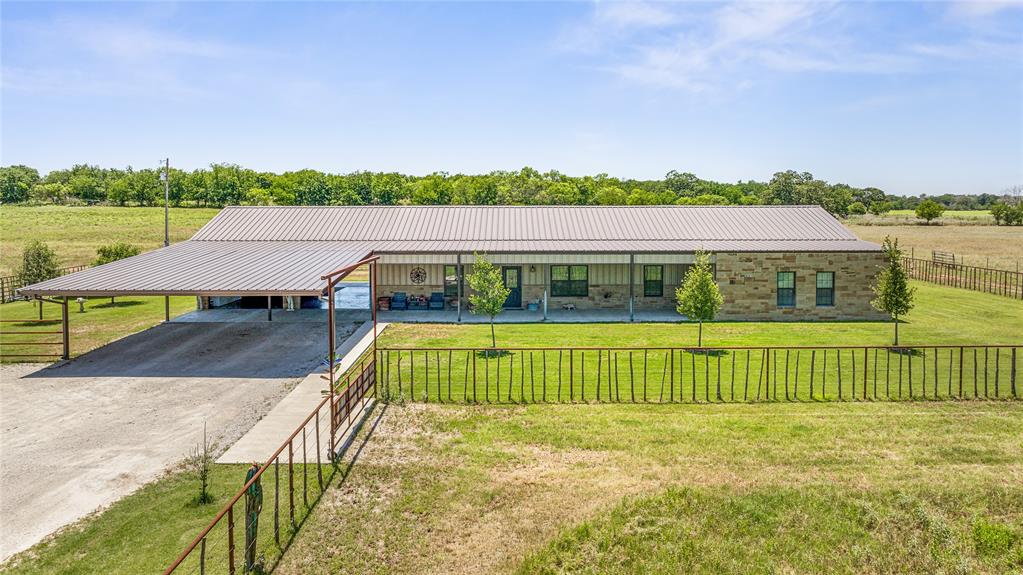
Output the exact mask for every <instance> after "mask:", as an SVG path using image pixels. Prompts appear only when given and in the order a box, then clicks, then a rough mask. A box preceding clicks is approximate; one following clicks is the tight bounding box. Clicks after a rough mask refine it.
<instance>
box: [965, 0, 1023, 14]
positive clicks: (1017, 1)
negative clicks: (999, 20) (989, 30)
mask: <svg viewBox="0 0 1023 575" xmlns="http://www.w3.org/2000/svg"><path fill="white" fill-rule="evenodd" d="M1020 8H1023V0H959V1H957V2H952V3H951V4H950V5H949V14H950V15H951V16H952V17H954V18H987V17H988V16H994V15H996V14H999V13H1001V12H1004V11H1006V10H1012V9H1020Z"/></svg>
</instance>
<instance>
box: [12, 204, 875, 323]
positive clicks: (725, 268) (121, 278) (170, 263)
mask: <svg viewBox="0 0 1023 575" xmlns="http://www.w3.org/2000/svg"><path fill="white" fill-rule="evenodd" d="M700 249H702V250H705V251H708V252H710V254H711V256H712V261H713V262H714V265H715V274H716V279H717V281H718V285H719V287H720V288H721V292H722V295H723V296H724V299H725V304H724V307H723V308H722V313H721V317H722V318H724V319H750V320H765V319H781V320H787V319H792V320H795V319H878V318H879V314H878V313H877V312H876V311H874V310H873V309H872V308H871V307H870V305H869V301H870V298H871V296H872V293H871V290H870V284H871V282H872V280H873V277H874V275H875V273H876V272H877V269H878V267H879V266H880V265H881V264H882V263H883V256H882V254H881V251H880V247H879V246H878V245H877V244H873V243H869V242H865V241H862V240H859V239H857V238H856V236H855V235H853V234H852V232H850V231H849V230H848V229H847V228H845V227H844V226H843V225H842V224H841V223H840V222H839V221H838V220H836V219H835V218H834V217H833V216H831V215H830V214H829V213H827V212H826V211H825V210H823V209H822V208H820V207H817V206H628V207H625V206H613V207H612V206H599V207H598V206H325V207H228V208H225V209H224V210H222V211H221V212H220V213H219V214H218V215H217V216H216V217H214V218H213V219H212V220H211V221H210V222H209V223H207V224H206V226H204V227H203V228H202V229H201V230H199V231H198V232H197V233H196V234H195V235H194V236H193V237H192V238H191V239H190V240H187V241H184V242H181V243H178V244H175V245H172V246H169V247H165V248H162V249H158V250H155V251H152V252H148V253H145V254H141V255H138V256H134V257H131V258H127V259H124V260H120V261H116V262H112V263H109V264H105V265H102V266H97V267H94V268H90V269H87V270H84V271H80V272H77V273H73V274H70V275H67V276H63V277H59V278H55V279H52V280H48V281H45V282H42V283H38V284H34V285H31V286H27V287H25V288H22V289H21V290H20V292H21V293H22V294H23V295H27V296H32V297H53V296H63V297H76V296H112V295H196V296H199V297H200V301H201V302H203V305H208V304H209V303H210V302H211V301H220V300H219V299H218V300H211V299H210V298H211V297H215V298H224V297H231V298H245V297H250V298H251V297H255V296H258V297H262V298H263V299H264V300H265V299H266V297H267V296H281V297H282V298H285V300H286V298H303V297H307V298H317V297H320V296H322V295H323V294H324V293H325V290H326V289H327V284H328V283H329V281H336V279H339V278H340V277H341V276H343V275H346V274H347V273H349V272H351V271H352V270H353V269H355V268H356V267H358V266H359V265H365V264H371V265H372V267H373V273H372V277H371V279H372V280H373V284H374V285H373V289H374V293H375V296H378V297H379V302H378V303H379V304H380V305H381V306H382V307H384V308H387V307H390V308H391V312H390V313H389V315H390V318H391V319H395V320H398V321H400V320H401V319H403V318H407V319H412V318H420V319H422V318H437V319H438V320H441V319H442V318H452V319H457V320H461V319H463V313H462V312H463V310H465V309H466V308H467V305H468V300H467V297H466V293H465V292H466V289H465V287H466V286H465V285H464V277H465V275H466V274H467V273H470V271H471V266H472V263H473V260H474V255H473V254H474V253H480V254H484V253H485V254H486V255H487V257H488V259H490V260H491V261H492V262H494V263H495V264H496V265H499V266H500V267H501V271H502V277H503V278H504V281H505V284H506V285H507V287H508V288H509V289H511V290H512V294H511V296H509V298H508V301H507V302H506V307H508V308H510V309H521V310H523V315H522V318H523V320H525V321H528V320H530V319H543V318H545V317H547V311H548V310H559V311H569V312H570V311H572V310H584V309H599V310H614V311H616V312H618V313H619V317H620V318H623V319H634V318H636V316H637V314H640V315H641V314H642V312H643V311H645V310H669V311H670V310H673V309H674V305H675V304H674V292H675V288H676V287H677V286H678V285H679V283H680V282H681V280H682V278H683V277H684V274H685V272H686V270H687V269H688V266H689V265H690V264H691V263H692V262H693V257H694V256H693V254H694V252H695V251H697V250H700ZM331 272H336V273H334V274H333V275H328V274H331ZM388 298H391V299H390V301H388ZM431 299H432V300H433V305H430V300H431ZM282 301H284V300H282ZM396 308H401V309H400V311H399V309H396ZM409 308H411V310H410V309H409ZM416 309H422V310H424V311H423V314H418V312H416V311H415V310H416ZM437 309H442V310H445V311H447V312H448V313H447V314H437V315H429V314H430V313H435V312H431V310H437ZM541 314H542V315H541Z"/></svg>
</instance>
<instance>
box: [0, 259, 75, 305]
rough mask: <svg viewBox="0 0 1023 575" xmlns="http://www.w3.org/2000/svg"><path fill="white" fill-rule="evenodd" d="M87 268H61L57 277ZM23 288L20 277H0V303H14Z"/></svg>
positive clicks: (22, 281) (23, 281)
mask: <svg viewBox="0 0 1023 575" xmlns="http://www.w3.org/2000/svg"><path fill="white" fill-rule="evenodd" d="M87 267H89V266H71V267H66V268H61V269H60V270H59V273H58V274H57V275H59V276H64V275H67V274H70V273H74V272H80V271H82V270H84V269H85V268H87ZM22 287H25V280H24V279H23V278H22V276H20V275H13V276H3V277H0V303H7V302H10V301H14V299H15V296H16V295H17V292H18V289H19V288H22Z"/></svg>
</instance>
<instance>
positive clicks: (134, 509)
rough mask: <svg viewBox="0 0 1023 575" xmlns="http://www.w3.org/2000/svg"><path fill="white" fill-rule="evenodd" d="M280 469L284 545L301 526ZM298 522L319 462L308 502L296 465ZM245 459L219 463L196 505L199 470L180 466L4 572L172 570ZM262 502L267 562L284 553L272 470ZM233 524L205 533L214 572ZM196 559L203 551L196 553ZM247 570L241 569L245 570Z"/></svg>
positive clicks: (227, 493)
mask: <svg viewBox="0 0 1023 575" xmlns="http://www.w3.org/2000/svg"><path fill="white" fill-rule="evenodd" d="M284 469H285V468H283V467H282V468H281V471H282V473H281V475H280V482H281V483H280V486H281V492H280V494H279V497H280V498H281V499H280V501H282V502H283V504H284V506H283V507H282V508H281V510H282V511H281V513H282V515H281V517H280V539H281V548H286V547H287V545H288V544H289V543H290V541H291V540H292V538H293V536H294V534H295V533H296V530H293V529H292V528H291V527H289V526H288V507H287V503H286V501H287V496H288V491H287V481H288V479H287V473H284V472H283V471H284ZM295 469H296V470H295V489H296V490H297V491H296V492H297V497H296V521H297V522H301V520H302V519H303V518H304V517H305V516H306V515H307V513H308V509H310V508H311V507H312V506H313V505H315V501H316V498H317V497H319V496H320V494H321V490H320V488H319V483H318V481H317V478H316V466H315V465H310V466H308V468H307V469H306V472H307V473H308V475H307V477H306V484H305V485H306V487H307V490H308V491H307V496H308V498H309V506H308V507H307V506H306V504H305V501H304V499H303V492H302V486H303V482H302V472H303V466H302V465H297V466H296V468H295ZM246 470H247V466H245V465H215V466H214V468H213V476H212V482H211V487H210V494H211V495H212V496H213V501H212V502H211V503H208V504H206V505H198V504H197V503H196V501H197V495H198V493H199V487H198V485H199V484H198V482H197V480H196V479H195V477H194V476H192V475H190V474H188V473H186V472H183V471H176V472H172V473H169V474H167V475H166V476H165V477H163V478H161V479H159V480H157V481H154V482H152V483H150V484H148V485H146V486H144V487H142V488H141V489H139V490H138V491H136V492H135V493H133V494H131V495H129V496H128V497H125V498H123V499H121V500H120V501H118V502H116V503H114V504H113V505H111V506H110V507H109V508H108V509H105V510H103V511H102V512H99V513H97V514H94V515H92V516H89V517H87V518H85V519H83V520H81V521H79V522H78V523H77V524H75V525H72V526H70V527H68V528H66V529H64V530H63V531H61V532H60V534H59V535H58V536H55V537H50V538H49V539H47V540H45V541H43V542H42V543H39V544H38V545H36V546H34V547H32V548H31V549H29V550H28V551H26V552H24V553H21V554H19V555H17V556H15V557H14V558H13V559H12V560H11V562H10V563H9V564H6V565H5V567H4V568H2V569H0V572H3V573H11V574H18V575H29V574H43V573H46V574H54V573H75V574H86V573H96V574H100V573H125V574H131V573H160V572H162V571H163V570H164V569H166V568H167V567H168V566H169V564H170V563H171V561H173V560H174V559H175V558H176V557H177V555H178V554H179V553H181V551H183V550H184V549H185V547H186V546H187V545H188V544H189V543H191V542H192V539H193V538H194V537H195V536H196V535H198V534H199V532H200V531H201V530H202V529H203V528H204V527H206V525H207V524H208V523H209V522H210V521H211V520H212V519H213V517H214V516H215V515H216V514H217V512H218V511H220V509H221V508H222V507H223V506H224V505H226V504H227V503H228V501H230V499H231V497H233V496H234V495H235V493H237V491H238V489H240V488H241V487H242V486H243V485H244V479H245V472H246ZM323 473H324V482H325V485H324V487H326V485H327V484H329V482H330V481H333V480H334V479H335V477H336V474H335V473H334V471H333V468H332V467H331V466H329V465H325V466H323ZM262 485H263V489H264V496H263V497H264V498H263V501H264V508H265V509H267V510H268V511H267V513H265V514H264V515H263V516H262V518H261V522H260V525H259V527H260V528H259V542H260V543H259V549H260V551H261V555H262V557H263V560H264V564H266V565H269V564H270V563H272V562H273V561H276V560H277V559H279V558H280V549H278V548H277V547H276V544H275V542H274V537H273V535H274V533H273V515H272V513H271V512H270V511H269V510H270V509H272V501H273V496H274V477H273V474H272V473H271V472H269V471H268V472H267V474H266V475H265V479H263V481H262ZM243 509H244V505H242V506H240V507H239V512H238V514H237V515H236V516H235V517H234V522H235V526H234V530H235V537H236V539H235V545H236V549H237V550H238V551H237V553H238V554H237V555H236V560H238V562H239V563H238V565H239V566H240V565H241V564H242V563H241V561H242V559H241V557H242V555H241V550H242V549H243V548H244V541H245V531H244V516H243V513H242V512H241V510H243ZM226 525H227V522H226V521H223V522H221V523H220V524H219V525H218V527H217V528H215V529H214V530H213V531H212V532H211V533H210V535H209V536H208V537H207V546H206V557H207V558H208V559H209V563H210V569H209V570H208V571H207V572H208V573H225V572H226V570H224V569H219V570H218V569H217V566H218V565H226V562H225V561H224V559H225V557H226V554H227V541H228V537H227V531H226V529H227V527H226ZM195 557H196V558H197V557H198V554H196V556H195ZM197 567H198V564H197V563H196V561H194V560H192V558H190V559H188V560H186V562H185V563H183V564H182V566H181V568H180V571H179V572H180V573H191V572H192V571H196V572H198V571H197ZM240 571H241V569H240V568H239V572H240Z"/></svg>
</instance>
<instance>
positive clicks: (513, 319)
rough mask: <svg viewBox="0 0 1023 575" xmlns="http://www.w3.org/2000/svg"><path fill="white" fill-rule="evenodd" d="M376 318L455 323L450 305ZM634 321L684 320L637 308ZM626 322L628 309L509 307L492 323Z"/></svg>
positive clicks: (469, 319)
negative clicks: (538, 309) (546, 309)
mask: <svg viewBox="0 0 1023 575" xmlns="http://www.w3.org/2000/svg"><path fill="white" fill-rule="evenodd" d="M377 319H378V320H379V321H381V322H389V323H455V322H457V321H458V312H457V311H456V310H453V309H445V310H443V311H418V310H417V311H381V312H377ZM635 321H636V322H646V323H672V322H682V321H685V318H683V317H682V316H681V315H679V314H677V313H675V312H674V311H672V310H643V311H637V312H636V315H635ZM489 322H490V318H488V317H486V316H479V315H473V314H471V313H469V312H467V311H465V310H462V323H489ZM542 322H546V323H628V322H629V312H627V311H620V310H611V309H577V310H564V309H560V308H559V309H548V311H547V319H546V320H544V317H543V312H542V311H528V310H524V309H509V310H505V311H503V312H501V314H500V315H498V316H497V317H495V318H494V323H542Z"/></svg>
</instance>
